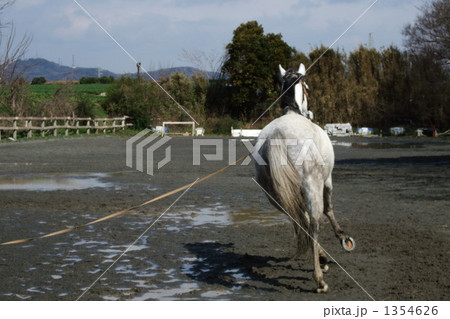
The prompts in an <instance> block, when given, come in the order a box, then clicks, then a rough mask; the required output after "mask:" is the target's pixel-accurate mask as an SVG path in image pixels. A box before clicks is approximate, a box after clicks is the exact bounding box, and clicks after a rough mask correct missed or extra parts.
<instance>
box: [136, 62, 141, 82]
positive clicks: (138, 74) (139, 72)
mask: <svg viewBox="0 0 450 319" xmlns="http://www.w3.org/2000/svg"><path fill="white" fill-rule="evenodd" d="M136 67H137V78H138V80H140V79H141V62H138V63H136Z"/></svg>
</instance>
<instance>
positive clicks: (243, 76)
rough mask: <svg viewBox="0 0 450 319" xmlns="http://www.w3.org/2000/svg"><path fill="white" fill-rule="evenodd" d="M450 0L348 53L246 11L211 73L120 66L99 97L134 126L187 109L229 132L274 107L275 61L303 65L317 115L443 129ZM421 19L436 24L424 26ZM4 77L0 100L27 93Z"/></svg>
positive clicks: (449, 120)
mask: <svg viewBox="0 0 450 319" xmlns="http://www.w3.org/2000/svg"><path fill="white" fill-rule="evenodd" d="M449 7H450V5H449V1H448V0H438V1H434V2H430V3H428V4H426V5H424V7H423V8H422V15H421V16H419V17H418V18H417V20H416V21H415V23H414V24H411V25H408V26H406V27H405V29H404V32H403V34H404V36H405V44H406V47H407V50H404V51H402V50H400V49H399V48H397V47H395V46H390V47H388V48H382V49H380V50H376V49H375V48H371V47H368V46H364V45H361V46H359V48H357V49H355V50H353V51H351V52H349V53H346V52H344V51H343V50H340V49H328V48H326V47H324V46H321V47H315V48H312V49H311V50H310V52H308V53H304V52H300V51H297V50H296V49H295V48H294V47H291V46H290V45H288V44H287V43H286V42H285V41H284V40H283V38H282V35H281V34H273V33H267V34H266V33H265V32H264V29H263V26H262V25H260V24H259V23H258V22H257V21H249V22H247V23H242V24H241V25H240V26H238V27H237V28H236V29H235V30H234V32H233V38H232V41H231V42H230V43H229V44H228V45H227V46H226V52H225V56H224V58H223V63H221V65H220V67H219V68H218V70H216V72H215V74H216V76H214V77H212V78H211V77H210V76H208V75H206V74H202V73H199V74H196V75H194V76H192V77H188V76H186V75H184V74H181V73H175V74H172V75H169V76H165V77H162V78H160V79H159V80H158V83H154V82H153V81H148V80H144V79H143V78H142V77H139V78H135V77H127V76H124V77H121V78H120V79H118V80H116V81H113V83H112V84H111V86H110V88H109V90H108V91H107V94H106V97H105V98H104V99H103V100H102V101H101V102H99V104H100V105H99V106H101V107H102V109H103V110H104V111H105V112H106V113H107V114H108V115H129V116H131V117H132V118H133V121H134V124H135V126H136V127H137V128H143V127H148V126H150V125H159V124H160V123H161V122H162V121H163V120H166V121H167V120H177V121H190V120H191V117H190V116H192V117H193V118H195V119H196V120H197V122H199V123H200V124H201V125H202V126H204V127H205V128H206V129H207V131H208V132H211V133H227V132H229V129H230V126H235V127H238V126H239V127H243V126H248V127H250V126H251V123H253V122H254V121H255V120H256V119H257V118H258V117H259V116H260V115H261V114H262V113H263V112H265V111H266V110H269V111H268V112H266V113H265V115H264V116H263V117H262V118H261V120H260V121H258V122H257V123H256V124H255V126H256V127H262V126H264V125H265V124H267V123H268V122H269V121H270V120H272V119H274V118H275V117H278V116H280V115H281V107H280V106H279V104H278V103H275V101H276V100H277V98H278V96H279V94H280V80H281V79H280V77H279V74H278V64H281V65H282V66H283V67H284V68H289V67H292V68H298V66H299V64H300V63H303V64H305V66H306V67H307V69H308V72H307V76H306V82H307V84H308V86H309V88H310V92H309V105H310V109H311V110H312V111H313V113H314V115H315V121H317V122H318V123H319V124H321V125H325V124H326V123H337V122H338V123H339V122H340V123H342V122H350V123H351V124H352V125H353V126H371V127H378V128H385V127H390V126H397V125H404V126H412V127H414V126H415V127H419V126H432V125H436V126H437V127H439V128H440V129H441V130H446V129H448V128H449V126H450V112H449V107H448V105H449V96H450V81H449V80H450V72H449V71H450V64H449V56H448V52H450V50H449V49H450V48H449V47H448V46H449V33H450V30H449V24H448V20H447V18H446V17H448V16H449V14H450V8H449ZM430 21H431V22H430ZM427 28H428V29H430V28H431V29H433V28H435V29H437V30H436V31H435V32H434V33H433V32H427ZM0 30H1V29H0ZM430 34H436V36H435V37H433V36H430ZM433 41H435V42H433ZM5 72H6V71H5ZM5 78H6V77H3V78H2V79H5ZM85 80H86V81H96V80H94V79H85ZM108 80H111V79H108ZM15 83H21V82H20V81H16V82H15ZM11 87H12V86H9V85H8V84H7V83H3V82H2V83H0V89H1V90H0V110H3V111H5V110H6V111H8V112H9V113H10V114H13V113H14V110H17V109H20V108H19V107H18V103H20V102H21V101H24V100H25V99H18V98H17V97H18V96H20V95H19V94H18V93H17V92H19V93H20V92H23V90H21V89H15V91H12V90H11V89H10V88H11ZM161 88H163V90H162V89H161ZM167 94H168V95H170V97H168V95H167ZM55 99H56V97H55ZM12 100H14V103H12V102H11V101H12ZM174 100H175V101H176V102H177V103H175V102H174ZM61 103H62V102H61V101H60V103H59V104H61ZM63 104H64V103H63ZM78 104H79V105H75V106H74V107H72V110H73V111H74V112H82V113H89V112H90V111H91V109H92V105H90V104H89V101H87V100H83V101H81V102H80V103H78ZM80 105H81V106H80ZM181 106H182V107H181ZM182 108H184V109H185V110H187V112H188V113H189V115H187V114H186V112H184V110H183V109H182ZM34 109H35V110H36V108H34ZM47 109H48V106H47ZM76 115H80V116H81V115H84V114H76ZM255 126H253V127H255Z"/></svg>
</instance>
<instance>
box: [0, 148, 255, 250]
mask: <svg viewBox="0 0 450 319" xmlns="http://www.w3.org/2000/svg"><path fill="white" fill-rule="evenodd" d="M247 156H249V154H247V155H245V156H242V157H241V158H240V159H238V160H237V161H236V162H234V163H233V164H229V165H227V166H225V167H223V168H221V169H219V170H217V171H215V172H214V173H211V174H209V175H207V176H205V177H203V178H201V179H199V180H197V181H196V182H195V184H199V183H201V182H204V181H206V180H207V179H210V178H211V177H214V176H216V175H217V174H220V173H222V172H223V171H226V170H227V169H229V168H230V167H231V166H234V165H236V164H238V163H240V162H242V161H243V160H244V159H245V158H246V157H247ZM192 185H193V183H190V184H187V185H184V186H182V187H179V188H177V189H174V190H172V191H170V192H167V193H165V194H163V195H160V196H158V197H155V198H153V199H151V200H149V201H146V202H144V203H142V204H139V205H135V206H132V207H129V208H126V209H123V210H121V211H118V212H116V213H113V214H110V215H108V216H105V217H102V218H99V219H96V220H93V221H91V222H89V223H86V224H82V225H79V226H74V227H70V228H66V229H62V230H58V231H55V232H53V233H49V234H45V235H42V236H38V237H31V238H24V239H17V240H12V241H8V242H4V243H0V246H7V245H16V244H23V243H27V242H30V241H33V240H37V239H43V238H47V237H53V236H57V235H62V234H65V233H68V232H71V231H74V230H76V229H80V228H83V227H87V226H89V225H94V224H97V223H100V222H103V221H105V220H108V219H111V218H114V217H118V216H121V215H124V214H126V213H128V212H129V211H132V210H135V209H137V208H141V207H144V206H147V205H149V204H151V203H154V202H156V201H158V200H160V199H163V198H166V197H168V196H171V195H173V194H176V193H179V192H181V191H183V190H185V189H187V188H189V187H191V186H192Z"/></svg>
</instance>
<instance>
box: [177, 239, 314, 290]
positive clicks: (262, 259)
mask: <svg viewBox="0 0 450 319" xmlns="http://www.w3.org/2000/svg"><path fill="white" fill-rule="evenodd" d="M233 246H234V244H232V243H228V244H222V243H217V242H207V243H204V242H203V243H188V244H186V245H185V248H186V249H188V250H189V251H190V252H191V253H193V254H194V255H195V257H196V258H195V260H194V261H192V262H190V263H188V264H185V265H184V271H183V272H184V274H185V275H187V276H188V277H190V278H191V279H193V280H196V281H201V282H204V283H207V284H210V285H222V286H225V287H227V288H230V289H231V288H236V287H239V288H257V289H258V290H265V291H267V292H280V290H284V289H288V290H289V291H292V290H297V291H298V290H301V291H302V292H314V291H315V290H313V289H311V290H308V289H305V288H303V287H299V282H311V281H312V276H311V274H312V269H300V268H298V263H295V261H294V260H293V259H292V258H286V257H284V258H277V257H270V256H257V255H249V254H247V253H244V254H240V253H236V252H234V251H233ZM273 269H277V270H278V271H277V272H276V273H273V272H272V270H273ZM299 272H300V273H303V274H304V273H309V275H308V277H303V276H298V273H299ZM291 273H292V274H291ZM302 286H304V284H303V285H302Z"/></svg>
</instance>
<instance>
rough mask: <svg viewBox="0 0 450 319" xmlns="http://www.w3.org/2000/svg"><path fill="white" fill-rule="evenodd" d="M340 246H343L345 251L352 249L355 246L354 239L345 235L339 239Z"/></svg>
mask: <svg viewBox="0 0 450 319" xmlns="http://www.w3.org/2000/svg"><path fill="white" fill-rule="evenodd" d="M341 245H342V248H344V250H345V251H352V250H353V249H355V247H356V243H355V240H354V239H353V238H351V237H347V238H345V239H342V240H341Z"/></svg>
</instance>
